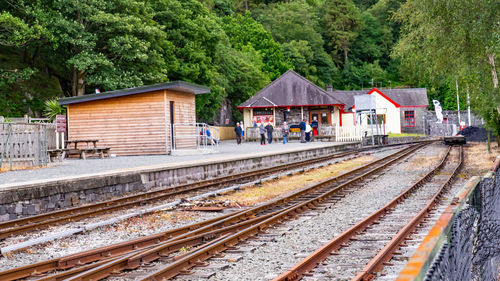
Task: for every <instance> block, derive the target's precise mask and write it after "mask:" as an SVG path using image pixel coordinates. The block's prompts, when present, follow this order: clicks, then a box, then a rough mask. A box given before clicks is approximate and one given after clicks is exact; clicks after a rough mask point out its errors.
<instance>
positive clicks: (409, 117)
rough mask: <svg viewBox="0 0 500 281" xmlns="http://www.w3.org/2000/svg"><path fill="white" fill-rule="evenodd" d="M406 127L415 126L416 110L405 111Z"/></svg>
mask: <svg viewBox="0 0 500 281" xmlns="http://www.w3.org/2000/svg"><path fill="white" fill-rule="evenodd" d="M405 127H415V111H405Z"/></svg>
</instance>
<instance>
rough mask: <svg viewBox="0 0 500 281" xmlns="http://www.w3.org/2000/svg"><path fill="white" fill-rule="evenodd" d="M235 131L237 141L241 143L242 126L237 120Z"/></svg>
mask: <svg viewBox="0 0 500 281" xmlns="http://www.w3.org/2000/svg"><path fill="white" fill-rule="evenodd" d="M234 133H235V134H236V143H237V144H241V127H240V123H239V122H236V126H235V127H234Z"/></svg>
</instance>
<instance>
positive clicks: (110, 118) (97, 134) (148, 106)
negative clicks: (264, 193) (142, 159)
mask: <svg viewBox="0 0 500 281" xmlns="http://www.w3.org/2000/svg"><path fill="white" fill-rule="evenodd" d="M167 114H168V111H167ZM165 122H166V118H165V106H164V91H156V92H149V93H143V94H136V95H130V96H123V97H116V98H110V99H103V100H97V101H90V102H84V103H77V104H70V105H68V138H69V139H72V140H74V139H98V140H99V142H98V143H97V144H98V146H100V147H104V146H105V147H110V148H111V153H113V154H117V155H147V154H164V153H168V152H169V151H170V149H169V147H167V146H166V141H167V139H166V132H165V131H166V129H165V128H166V124H165Z"/></svg>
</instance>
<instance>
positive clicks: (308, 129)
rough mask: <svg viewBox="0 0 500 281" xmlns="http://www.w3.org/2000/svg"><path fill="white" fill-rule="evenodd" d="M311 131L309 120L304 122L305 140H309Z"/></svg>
mask: <svg viewBox="0 0 500 281" xmlns="http://www.w3.org/2000/svg"><path fill="white" fill-rule="evenodd" d="M311 131H312V128H311V125H309V122H307V123H306V130H305V132H306V141H311Z"/></svg>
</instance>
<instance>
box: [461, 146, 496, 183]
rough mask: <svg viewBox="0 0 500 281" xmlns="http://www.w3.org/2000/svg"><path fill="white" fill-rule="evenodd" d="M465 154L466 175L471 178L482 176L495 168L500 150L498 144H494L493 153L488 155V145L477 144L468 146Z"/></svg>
mask: <svg viewBox="0 0 500 281" xmlns="http://www.w3.org/2000/svg"><path fill="white" fill-rule="evenodd" d="M465 153H466V158H465V160H466V162H465V164H466V167H465V171H466V173H467V174H469V175H470V176H482V175H483V174H484V173H486V171H488V170H489V169H491V167H493V163H494V162H495V159H496V157H497V156H498V155H500V148H499V147H498V144H497V143H496V142H492V143H491V153H488V152H487V151H486V143H484V142H483V143H481V142H475V143H468V144H467V146H466V147H465Z"/></svg>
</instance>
